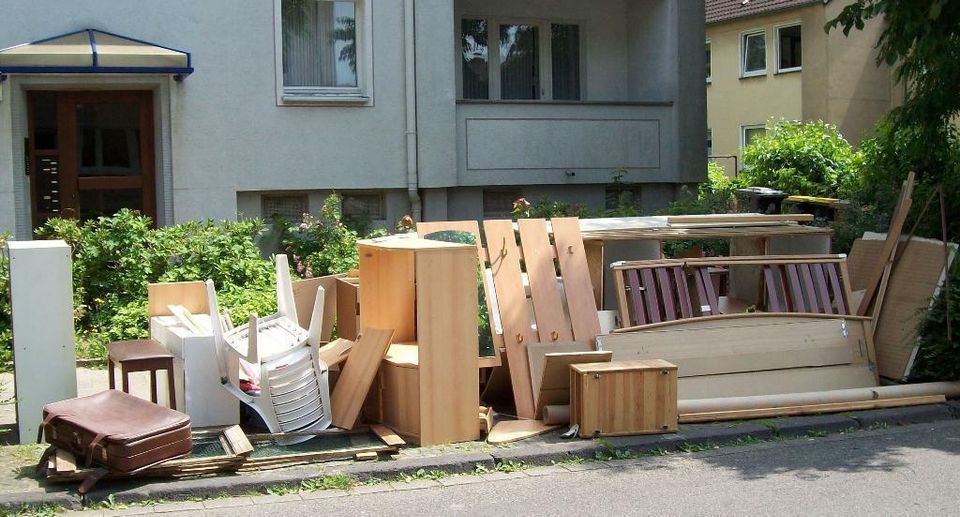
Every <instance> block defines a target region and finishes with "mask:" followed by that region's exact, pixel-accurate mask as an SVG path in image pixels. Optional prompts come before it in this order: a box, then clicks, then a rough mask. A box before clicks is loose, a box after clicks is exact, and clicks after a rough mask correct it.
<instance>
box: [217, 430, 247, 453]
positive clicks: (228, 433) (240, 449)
mask: <svg viewBox="0 0 960 517" xmlns="http://www.w3.org/2000/svg"><path fill="white" fill-rule="evenodd" d="M223 438H224V440H226V442H227V444H228V445H229V446H230V452H232V453H233V454H235V455H237V456H246V455H248V454H250V453H251V452H253V445H251V444H250V440H249V439H247V435H246V434H244V432H243V429H241V428H240V426H239V425H232V426H230V427H228V428H226V429H224V430H223Z"/></svg>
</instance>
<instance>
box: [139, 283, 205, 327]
mask: <svg viewBox="0 0 960 517" xmlns="http://www.w3.org/2000/svg"><path fill="white" fill-rule="evenodd" d="M170 305H182V306H183V307H185V308H186V309H187V310H188V311H190V312H192V313H194V314H209V313H210V309H208V308H207V287H206V283H204V282H174V283H162V284H148V285H147V316H148V317H150V318H152V317H154V316H169V315H171V313H170V309H168V306H170Z"/></svg>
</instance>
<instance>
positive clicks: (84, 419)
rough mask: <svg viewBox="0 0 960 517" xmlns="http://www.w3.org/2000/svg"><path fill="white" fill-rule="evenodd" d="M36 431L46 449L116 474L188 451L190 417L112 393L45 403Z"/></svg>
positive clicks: (185, 453) (135, 398) (190, 447)
mask: <svg viewBox="0 0 960 517" xmlns="http://www.w3.org/2000/svg"><path fill="white" fill-rule="evenodd" d="M41 430H42V431H43V433H44V436H45V437H46V440H47V442H48V443H50V444H51V445H55V446H57V447H59V448H62V449H65V450H68V451H70V452H71V453H73V454H74V455H75V456H76V457H77V458H78V459H81V458H82V459H84V460H85V461H86V463H87V464H88V465H89V464H91V463H92V462H96V463H98V464H100V465H102V466H104V467H106V468H107V469H109V470H110V471H113V472H120V473H130V472H134V471H136V470H139V469H142V468H144V467H149V466H151V465H154V464H156V463H160V462H162V461H166V460H169V459H172V458H177V457H181V456H186V455H188V454H190V451H191V450H192V448H193V443H192V440H191V438H190V417H189V416H187V415H185V414H183V413H180V412H179V411H174V410H172V409H167V408H165V407H163V406H159V405H157V404H154V403H153V402H150V401H148V400H144V399H141V398H138V397H134V396H133V395H129V394H127V393H124V392H122V391H117V390H107V391H104V392H101V393H97V394H95V395H90V396H87V397H80V398H75V399H69V400H62V401H60V402H53V403H50V404H47V405H46V406H44V408H43V425H42V426H41Z"/></svg>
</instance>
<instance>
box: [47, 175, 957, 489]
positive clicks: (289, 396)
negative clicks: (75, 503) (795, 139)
mask: <svg viewBox="0 0 960 517" xmlns="http://www.w3.org/2000/svg"><path fill="white" fill-rule="evenodd" d="M911 189H912V179H911V180H909V181H908V183H907V184H905V186H904V193H903V195H902V197H901V203H900V205H899V206H898V209H897V213H896V215H895V216H894V220H893V222H892V223H891V227H890V231H889V232H888V233H887V234H886V235H879V234H868V235H865V236H864V238H863V239H860V240H858V241H857V242H856V243H855V245H854V247H853V251H852V252H851V254H850V256H849V257H848V256H845V255H832V254H829V237H830V230H828V229H824V228H818V227H813V226H806V225H803V224H800V223H802V222H807V221H809V220H810V217H809V216H806V215H803V214H800V215H758V214H732V215H718V216H678V217H644V218H623V219H608V220H584V221H579V220H577V219H575V218H554V219H551V220H544V219H524V220H520V221H518V222H514V221H509V220H488V221H483V222H482V224H481V223H478V222H476V221H459V222H424V223H419V224H418V225H417V232H416V233H415V234H404V235H396V236H390V237H385V238H380V239H373V240H366V241H361V242H360V243H359V259H360V265H359V270H358V271H354V272H352V273H351V274H345V275H334V276H329V277H323V278H313V279H306V280H298V281H291V279H290V273H289V271H290V270H289V267H288V264H287V260H286V257H284V256H283V255H278V256H277V260H276V264H277V305H278V310H277V313H276V314H273V315H270V316H267V317H263V318H261V317H259V316H257V315H251V316H250V317H249V319H248V320H247V322H246V323H245V324H243V325H237V326H234V325H233V323H232V322H233V318H232V317H231V315H230V314H229V312H228V311H226V310H221V307H220V305H219V302H218V299H217V293H216V286H215V285H213V283H212V282H210V281H208V282H206V283H202V282H190V283H180V284H156V285H151V286H150V290H149V313H150V317H151V327H150V330H151V338H152V340H153V341H154V342H155V343H158V344H159V345H161V346H162V347H163V348H164V349H166V350H168V351H169V353H170V355H171V356H172V358H173V360H174V364H175V368H174V381H175V382H174V383H173V384H172V388H171V389H170V392H171V393H170V394H169V395H168V397H167V398H168V401H167V403H168V405H169V406H170V407H171V408H173V407H175V408H179V409H180V410H181V411H182V412H183V413H180V412H178V411H174V410H172V409H167V408H162V407H159V406H158V405H157V404H154V403H153V402H147V401H144V400H141V399H135V398H133V397H129V396H126V395H125V394H123V393H120V392H107V393H108V395H104V394H100V395H97V396H95V397H100V398H87V399H85V400H84V399H77V400H74V401H65V402H62V403H57V404H54V405H51V406H50V408H49V409H50V411H49V412H45V421H44V425H43V426H42V428H43V430H45V432H46V436H47V441H48V442H50V443H52V444H54V445H56V446H57V449H56V450H55V451H51V455H50V456H49V458H46V459H45V466H46V467H47V471H48V478H49V479H51V480H53V481H75V480H79V479H87V480H88V482H87V483H86V484H85V486H84V487H83V488H84V489H87V488H89V485H90V484H91V483H92V482H94V481H95V480H96V479H99V477H103V476H114V477H123V476H131V475H155V476H168V475H195V474H201V473H208V472H216V471H220V470H250V469H263V468H272V467H278V466H286V465H291V464H295V463H298V462H306V461H319V460H326V459H332V458H375V457H376V455H377V454H378V453H385V452H386V453H390V452H395V451H396V450H397V448H398V447H400V446H401V445H403V444H405V443H407V442H413V443H417V444H420V445H424V446H431V445H438V444H446V443H454V442H463V441H472V440H477V439H480V438H481V436H482V435H486V438H487V440H488V441H490V442H491V443H506V442H512V441H515V440H520V439H523V438H527V437H530V436H535V435H538V434H542V433H545V432H548V431H551V430H554V429H558V428H564V429H565V430H567V433H566V435H568V436H579V437H583V438H590V437H598V436H614V435H625V434H641V433H668V432H675V431H676V430H677V429H678V425H680V424H683V423H692V422H706V421H717V420H731V419H747V418H762V417H771V416H783V415H799V414H812V413H827V412H838V411H849V410H856V409H869V408H880V407H894V406H904V405H915V404H929V403H936V402H940V401H943V400H944V399H945V397H953V396H960V384H958V383H927V384H912V385H910V384H894V383H891V382H889V381H900V380H903V379H905V378H906V377H907V376H908V374H909V370H910V368H911V367H912V364H913V362H914V360H915V356H916V335H915V332H914V331H913V328H914V327H915V323H916V321H917V318H919V315H918V311H920V310H922V309H924V308H926V306H927V304H928V303H929V300H930V298H931V296H933V295H934V294H935V293H936V291H937V289H939V288H940V287H939V286H940V284H941V282H942V281H943V280H944V278H945V276H946V272H947V270H948V269H949V267H950V266H951V263H952V261H953V256H954V254H955V252H956V246H955V245H951V244H944V243H943V242H939V241H931V240H926V239H911V238H909V237H907V238H902V236H901V234H902V226H903V221H904V220H905V217H906V211H908V210H909V206H910V191H911ZM716 238H727V239H731V240H732V244H731V253H732V255H731V256H729V257H702V256H691V257H686V258H664V256H663V251H662V243H663V241H664V240H670V239H716ZM614 257H618V258H617V259H616V260H609V259H612V258H614ZM608 260H609V262H608ZM606 264H609V266H606ZM605 306H606V307H610V308H611V310H602V309H604V307H605ZM484 307H485V309H483V308H484ZM481 310H485V311H486V314H485V315H483V316H486V319H487V321H488V322H489V327H490V331H489V332H490V335H489V340H490V341H492V343H493V347H492V349H490V350H484V349H482V348H481V346H480V339H479V336H478V332H477V328H478V315H480V314H479V311H481ZM334 325H336V330H337V334H338V336H339V337H338V338H337V339H332V340H331V337H332V330H333V327H334ZM485 337H486V336H485ZM121 362H122V361H121ZM154 377H155V374H154ZM881 377H884V378H886V379H887V380H886V381H882V380H881ZM154 382H155V379H154ZM884 383H885V384H884ZM481 388H482V389H481ZM125 391H126V389H125ZM153 398H154V401H156V400H157V398H158V396H157V394H156V390H154V392H153ZM91 404H92V405H93V406H94V407H96V408H97V410H96V411H99V412H101V413H102V414H104V415H114V414H116V411H117V410H114V409H112V408H114V407H115V405H116V404H126V406H124V407H125V408H126V409H124V410H123V414H127V415H131V417H132V418H131V420H135V421H136V422H137V423H141V424H142V426H141V427H142V428H139V429H131V428H127V427H125V426H124V425H121V423H120V422H119V421H115V420H113V419H111V418H105V419H103V422H101V420H100V419H99V418H94V419H90V418H87V419H83V418H76V417H73V416H70V415H71V414H73V413H77V412H78V409H77V408H83V407H87V406H89V405H91ZM240 404H243V405H245V406H246V407H248V408H250V410H251V411H252V412H253V413H255V414H256V415H258V417H259V419H260V420H262V423H263V425H264V426H265V427H266V430H267V432H266V433H261V434H245V433H244V432H243V431H242V430H241V429H240V427H238V425H237V424H239V423H240V421H239V418H240V416H239V415H240V411H239V405H240ZM71 412H73V413H71ZM83 412H84V411H80V413H83ZM95 414H98V413H96V412H90V413H88V414H87V416H89V415H95ZM141 416H142V418H141ZM133 417H135V418H133ZM71 418H72V420H71ZM104 422H105V423H104ZM191 424H192V426H193V428H194V430H193V433H192V435H191V434H190V432H189V431H186V434H184V431H183V429H188V430H189V429H190V425H191ZM65 426H67V427H65ZM69 426H73V427H72V428H71V429H73V430H71V431H65V429H67V428H69ZM77 429H82V432H80V431H76V430H77ZM71 433H73V434H71ZM74 435H78V436H80V438H69V439H68V438H65V437H71V436H74ZM158 436H163V437H164V438H163V439H164V440H167V441H166V442H163V443H161V444H159V445H157V444H158V443H159V442H156V440H157V437H158ZM167 438H169V439H167ZM174 438H175V439H174ZM191 439H192V443H191ZM70 440H72V441H70ZM150 440H153V441H150ZM167 442H169V443H167ZM174 442H175V443H174ZM318 442H319V443H327V444H329V446H326V447H320V448H319V449H304V448H303V447H305V444H308V443H318ZM133 443H138V444H147V443H150V444H153V445H142V446H140V448H137V447H134V446H132V445H131V444H133ZM298 447H300V449H298ZM284 448H288V449H284ZM201 449H203V450H205V451H207V452H206V453H205V454H199V453H198V451H199V450H201ZM210 450H213V451H214V452H213V453H210V452H209V451H210ZM258 451H259V452H258ZM133 457H136V461H133V460H132V459H131V458H133ZM117 458H121V459H117ZM96 463H99V465H100V468H98V469H95V470H94V469H93V468H92V467H90V465H91V464H96Z"/></svg>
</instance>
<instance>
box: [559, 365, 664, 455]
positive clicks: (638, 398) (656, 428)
mask: <svg viewBox="0 0 960 517" xmlns="http://www.w3.org/2000/svg"><path fill="white" fill-rule="evenodd" d="M570 422H571V423H575V424H578V425H579V426H580V437H581V438H592V437H596V436H620V435H628V434H656V433H669V432H676V430H677V367H676V366H675V365H673V364H672V363H669V362H667V361H664V360H661V359H652V360H642V361H616V362H612V363H584V364H574V365H571V366H570Z"/></svg>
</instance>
